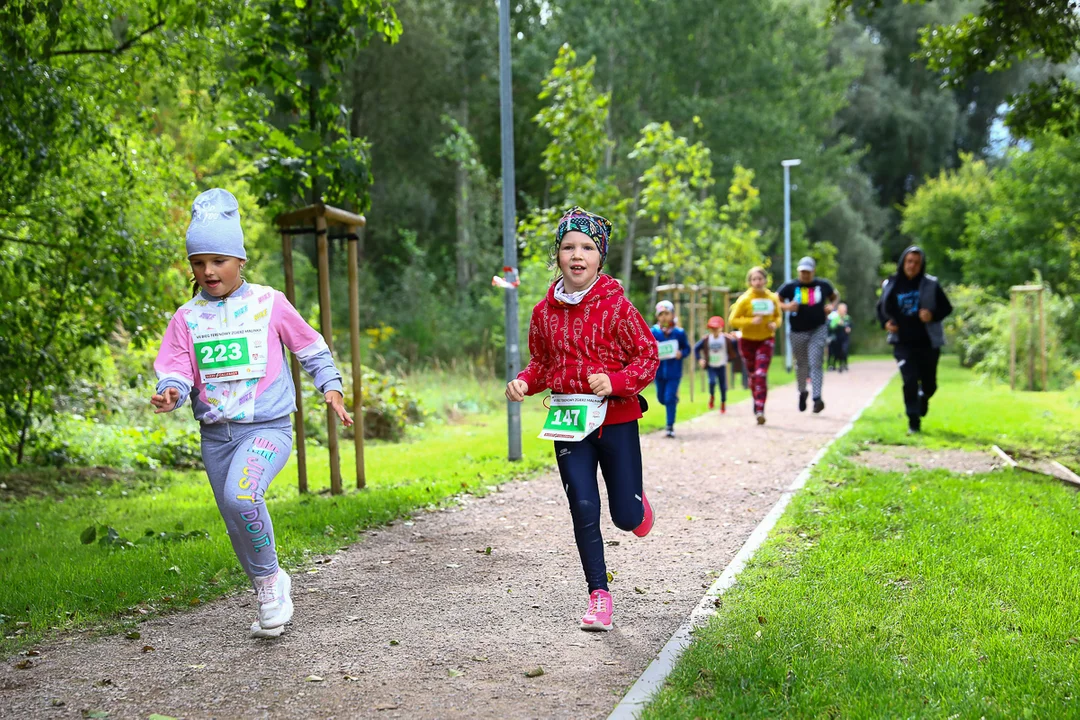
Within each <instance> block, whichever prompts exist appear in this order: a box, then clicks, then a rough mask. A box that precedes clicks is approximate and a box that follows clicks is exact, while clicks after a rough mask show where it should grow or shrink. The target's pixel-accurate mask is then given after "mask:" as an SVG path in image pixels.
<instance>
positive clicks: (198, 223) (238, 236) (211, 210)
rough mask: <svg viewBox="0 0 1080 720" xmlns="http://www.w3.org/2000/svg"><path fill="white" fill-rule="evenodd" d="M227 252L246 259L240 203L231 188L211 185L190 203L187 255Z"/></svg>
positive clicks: (231, 255) (229, 254)
mask: <svg viewBox="0 0 1080 720" xmlns="http://www.w3.org/2000/svg"><path fill="white" fill-rule="evenodd" d="M204 254H205V255H228V256H229V257H236V258H240V259H241V260H247V253H246V252H244V231H243V230H242V229H241V228H240V203H238V202H237V201H236V198H235V197H234V196H233V194H232V193H231V192H229V191H228V190H223V189H221V188H212V189H210V190H207V191H206V192H204V193H201V194H200V195H199V197H197V198H195V201H194V202H193V203H191V224H190V225H188V229H187V256H188V257H189V258H190V257H191V256H192V255H204Z"/></svg>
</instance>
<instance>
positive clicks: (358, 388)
mask: <svg viewBox="0 0 1080 720" xmlns="http://www.w3.org/2000/svg"><path fill="white" fill-rule="evenodd" d="M274 223H275V224H276V225H277V226H278V229H279V232H281V252H282V264H283V266H284V269H285V296H286V297H287V298H288V299H289V302H291V303H292V304H293V305H295V304H296V277H295V273H294V270H293V257H292V252H293V242H292V236H293V235H302V234H314V235H315V243H316V250H317V253H318V276H319V327H320V330H321V332H322V335H323V339H325V340H326V344H327V346H328V347H329V348H330V351H331V352H333V349H334V334H333V323H332V314H331V312H330V240H331V238H330V236H329V232H330V228H331V227H344V228H346V234H345V235H344V238H345V239H346V241H347V242H348V243H349V250H348V264H349V267H348V276H349V339H350V347H351V350H352V380H353V403H352V411H353V420H354V421H355V425H354V426H353V443H354V445H355V449H356V487H357V488H363V487H365V486H366V485H367V474H366V472H365V469H364V403H363V387H362V384H361V381H362V377H363V371H362V368H361V365H360V290H359V271H358V267H359V249H358V245H359V243H360V239H361V238H362V237H363V232H364V228H365V227H366V226H367V220H366V219H365V218H364V216H363V215H356V214H355V213H351V212H348V211H347V210H341V209H339V208H335V207H331V206H330V205H325V204H322V203H319V204H316V205H309V206H307V207H304V208H300V209H298V210H294V211H292V212H288V213H283V214H281V215H278V216H277V217H276V218H274ZM290 355H291V353H290ZM291 366H292V377H293V384H294V385H295V386H296V416H295V420H294V426H295V428H296V461H297V477H298V480H299V489H300V492H302V493H306V492H307V491H308V475H307V448H306V446H305V437H304V401H303V396H302V394H301V392H300V382H301V381H300V361H299V360H297V359H296V356H295V355H291ZM337 422H338V420H337V415H336V414H335V413H334V410H333V408H331V407H330V406H329V405H327V407H326V423H327V439H328V442H327V445H328V450H329V453H330V492H331V493H332V494H334V495H339V494H341V492H342V485H341V457H340V450H339V448H338V434H337Z"/></svg>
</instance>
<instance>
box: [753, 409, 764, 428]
mask: <svg viewBox="0 0 1080 720" xmlns="http://www.w3.org/2000/svg"><path fill="white" fill-rule="evenodd" d="M754 415H755V416H757V424H758V425H764V424H765V413H763V412H759V413H754Z"/></svg>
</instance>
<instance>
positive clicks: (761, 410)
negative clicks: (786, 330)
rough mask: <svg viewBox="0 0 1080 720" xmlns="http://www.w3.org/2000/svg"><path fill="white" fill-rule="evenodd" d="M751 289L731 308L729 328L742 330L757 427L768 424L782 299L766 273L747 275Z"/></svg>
mask: <svg viewBox="0 0 1080 720" xmlns="http://www.w3.org/2000/svg"><path fill="white" fill-rule="evenodd" d="M746 282H747V284H748V285H749V286H750V287H749V289H748V290H747V291H746V292H744V293H743V294H742V296H741V297H740V298H739V299H738V300H737V301H736V302H735V306H734V307H732V308H731V314H730V317H729V318H728V324H729V325H730V326H731V327H733V328H735V329H736V330H742V337H741V338H740V339H739V354H740V355H742V359H743V364H744V367H745V370H744V372H746V373H747V374H749V376H750V392H751V393H752V394H753V396H754V416H755V417H757V424H758V425H764V424H765V396H766V395H767V394H768V392H769V383H768V375H769V363H771V362H772V356H773V346H774V344H775V342H776V340H775V339H774V337H775V335H776V328H777V327H779V325H780V319H781V317H782V315H781V313H780V298H779V297H777V295H776V293H774V292H772V291H771V290H769V289H768V288H767V286H768V284H769V277H768V275H766V274H765V269H764V268H760V267H754V268H750V272H748V273H746Z"/></svg>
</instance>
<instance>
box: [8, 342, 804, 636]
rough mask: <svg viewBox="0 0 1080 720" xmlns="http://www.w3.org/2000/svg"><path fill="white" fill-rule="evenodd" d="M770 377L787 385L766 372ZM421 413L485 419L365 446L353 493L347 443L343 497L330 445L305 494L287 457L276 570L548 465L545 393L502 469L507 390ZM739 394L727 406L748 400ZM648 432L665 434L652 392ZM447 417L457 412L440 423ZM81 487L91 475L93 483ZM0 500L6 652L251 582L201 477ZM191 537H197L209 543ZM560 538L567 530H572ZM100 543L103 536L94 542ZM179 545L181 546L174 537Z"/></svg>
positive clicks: (464, 394)
mask: <svg viewBox="0 0 1080 720" xmlns="http://www.w3.org/2000/svg"><path fill="white" fill-rule="evenodd" d="M771 377H772V381H773V382H774V383H782V382H786V381H788V380H789V379H790V375H788V374H787V373H785V372H784V371H783V367H782V363H778V364H774V367H773V374H772V376H771ZM417 385H418V392H420V393H421V397H422V398H423V399H424V401H425V403H426V404H427V405H428V406H429V407H432V408H433V409H435V410H437V411H439V412H440V413H442V412H443V411H444V410H445V408H446V407H448V406H453V407H466V408H469V407H471V408H474V409H479V411H477V412H465V413H463V414H462V413H458V414H457V416H456V417H455V419H454V420H453V421H451V422H434V423H429V424H428V425H427V426H426V427H423V428H418V429H416V430H411V431H410V433H409V436H408V438H407V440H406V441H405V442H402V443H396V444H389V443H369V444H368V446H367V447H366V449H365V460H366V463H367V479H368V487H367V489H365V490H363V491H357V490H355V471H354V467H355V464H354V460H353V454H352V443H351V442H343V443H342V446H341V447H342V453H341V469H342V476H343V484H344V487H345V489H346V491H347V492H346V493H345V494H343V495H339V496H332V495H329V494H328V492H327V491H328V489H329V484H330V481H329V461H328V458H327V453H326V450H325V449H324V448H319V447H314V446H311V447H309V448H308V477H309V486H310V490H311V492H310V493H308V494H306V495H300V494H299V493H298V492H297V489H296V486H297V480H296V462H295V456H294V458H293V459H292V461H290V463H289V464H288V465H287V466H286V468H285V469H284V471H283V472H282V473H281V475H279V476H278V477H277V478H276V479H275V481H274V484H273V485H272V487H271V489H270V491H269V492H268V493H267V504H268V506H269V508H270V511H271V513H272V516H273V519H274V532H275V535H276V538H277V544H278V551H279V555H280V559H281V562H282V565H283V566H284V567H286V568H288V569H290V570H292V569H297V568H301V567H304V566H305V564H306V563H308V562H310V560H311V558H310V556H312V555H318V554H321V553H329V552H333V551H335V550H336V549H337V548H338V547H340V546H342V545H347V544H349V543H352V542H356V541H357V540H358V539H359V538H360V533H361V531H363V530H364V529H365V528H369V527H372V526H374V525H379V524H383V523H386V522H389V521H391V520H394V519H395V518H401V517H406V516H408V515H409V514H410V513H415V512H423V511H424V510H425V509H432V508H435V507H437V506H439V505H440V504H443V503H445V502H447V501H449V500H451V499H452V498H453V497H454V496H455V495H458V494H460V493H466V492H467V493H473V494H477V495H482V494H485V493H487V492H490V491H491V490H492V489H494V488H495V487H496V486H497V485H499V484H501V483H504V482H507V481H510V480H514V479H517V478H523V477H528V476H532V475H535V474H536V473H538V472H539V471H541V470H544V469H546V468H549V467H551V466H552V465H553V464H554V463H553V454H552V449H551V448H552V446H551V443H550V441H543V440H539V439H537V437H536V435H537V433H538V432H539V430H540V428H541V426H542V424H543V419H544V413H545V412H546V410H545V409H544V407H543V401H542V398H541V397H534V398H529V399H528V400H527V401H526V403H525V404H524V405H523V406H522V427H523V443H522V446H523V454H524V458H523V459H522V460H521V461H520V462H515V463H511V462H509V461H508V460H507V423H506V415H505V410H504V408H505V401H504V400H503V399H502V390H503V384H502V383H501V382H497V381H481V380H477V379H476V378H464V377H459V378H455V377H452V376H450V375H446V374H443V375H442V376H439V377H433V378H428V379H427V381H426V382H423V383H422V382H417ZM689 394H690V393H689V388H688V387H687V386H686V385H685V384H684V387H683V391H682V393H681V395H682V402H681V403H680V405H679V417H680V419H683V420H685V419H689V418H691V417H694V416H696V415H700V414H701V413H704V412H707V411H708V410H707V402H708V397H707V393H704V392H696V393H695V399H694V401H693V402H690V400H689ZM747 395H748V393H747V392H746V391H744V390H742V389H741V388H739V389H738V390H735V391H733V392H732V394H731V396H730V397H729V401H730V402H736V401H738V400H739V399H743V398H745V397H747ZM645 396H646V397H647V398H648V400H649V402H650V405H651V408H650V410H649V412H648V413H647V414H646V415H645V418H644V419H643V420H642V421H641V429H642V432H649V431H653V430H656V429H658V428H661V427H663V425H664V414H663V407H662V406H660V405H659V404H658V403H656V402H655V391H654V390H653V389H652V388H649V389H648V390H646V392H645ZM448 414H453V413H448ZM88 477H89V479H87V478H88ZM0 482H3V483H4V484H5V488H6V490H5V488H0V497H10V495H11V490H12V489H13V488H15V487H20V488H24V489H25V488H26V487H28V486H30V487H32V488H33V494H32V495H31V496H30V497H23V498H21V499H17V500H11V499H9V500H0V577H3V578H4V579H5V581H4V582H3V583H0V633H2V639H0V655H9V654H11V653H12V652H15V651H17V650H19V649H22V648H25V647H27V646H29V645H32V644H33V643H35V642H38V641H40V640H41V639H42V638H43V637H44V636H46V635H48V634H49V633H50V632H57V631H62V630H70V629H81V628H87V627H92V628H97V629H101V630H104V631H115V630H117V629H120V628H123V627H125V626H128V625H131V624H134V623H137V622H139V621H141V620H142V619H144V618H146V617H148V616H150V615H153V614H156V613H159V612H162V611H166V610H175V609H182V608H187V607H190V606H193V605H198V604H200V603H204V602H207V601H208V600H211V599H213V598H214V597H217V596H220V595H223V594H226V593H228V592H232V591H234V590H236V589H237V588H240V587H243V586H245V585H246V584H247V579H246V577H245V576H244V575H243V573H242V572H241V570H240V567H239V564H238V563H237V561H236V558H235V556H234V555H233V551H232V547H231V545H230V544H229V542H228V537H227V536H226V534H225V530H224V525H223V524H222V521H221V518H220V516H219V515H218V512H217V508H216V506H215V505H214V502H213V495H212V494H211V492H210V488H209V485H208V483H207V481H206V477H205V475H204V474H203V473H202V472H201V471H199V472H167V471H153V472H138V473H132V474H127V475H120V476H119V477H114V478H112V479H109V480H95V479H93V473H89V474H84V475H83V476H82V477H81V479H79V480H76V479H74V477H73V475H72V474H71V473H62V472H59V471H56V470H48V469H42V470H39V471H30V472H26V471H23V472H20V473H16V474H8V475H0ZM90 526H96V527H100V526H106V527H111V528H113V529H115V530H116V532H117V533H118V534H119V536H121V537H122V538H124V539H127V540H131V541H138V540H139V539H140V538H143V537H144V536H145V535H146V533H147V532H148V531H149V532H151V533H153V534H156V535H160V534H161V533H167V535H166V539H162V540H150V541H143V542H136V544H135V546H134V547H121V546H119V545H113V546H111V547H110V546H103V545H101V544H99V543H98V542H97V541H96V540H95V542H93V543H91V544H83V542H82V541H81V539H80V536H81V535H82V533H83V531H84V530H86V529H87V528H88V527H90ZM196 531H205V534H200V533H197V532H196ZM566 532H567V535H568V536H569V535H570V533H571V532H572V531H571V528H570V526H569V525H567V528H566ZM96 534H98V535H99V536H100V533H96ZM182 535H184V536H188V537H187V538H186V539H177V538H179V537H180V536H182Z"/></svg>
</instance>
